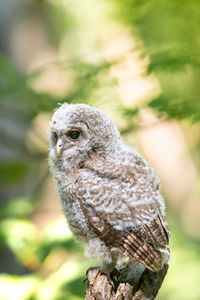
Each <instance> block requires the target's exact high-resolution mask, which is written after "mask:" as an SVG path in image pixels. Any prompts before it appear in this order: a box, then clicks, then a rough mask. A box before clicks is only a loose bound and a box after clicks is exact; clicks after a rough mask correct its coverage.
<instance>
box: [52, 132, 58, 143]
mask: <svg viewBox="0 0 200 300" xmlns="http://www.w3.org/2000/svg"><path fill="white" fill-rule="evenodd" d="M52 141H53V143H54V144H56V143H57V141H58V135H57V133H56V132H55V131H53V132H52Z"/></svg>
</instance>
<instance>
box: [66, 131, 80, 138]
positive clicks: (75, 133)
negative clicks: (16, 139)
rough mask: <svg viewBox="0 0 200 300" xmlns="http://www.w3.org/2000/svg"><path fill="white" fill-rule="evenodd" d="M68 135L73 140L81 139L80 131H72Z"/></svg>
mask: <svg viewBox="0 0 200 300" xmlns="http://www.w3.org/2000/svg"><path fill="white" fill-rule="evenodd" d="M68 135H69V137H70V138H71V139H73V140H76V139H77V138H78V137H79V135H80V131H78V130H72V131H70V132H69V134H68Z"/></svg>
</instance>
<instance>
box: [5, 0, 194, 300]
mask: <svg viewBox="0 0 200 300" xmlns="http://www.w3.org/2000/svg"><path fill="white" fill-rule="evenodd" d="M25 2H26V1H20V0H18V1H15V3H14V2H13V4H11V3H10V4H9V5H8V2H7V1H6V0H4V1H2V2H1V3H0V37H1V41H0V52H1V53H0V135H1V142H2V143H1V146H0V181H1V185H0V204H1V210H0V272H1V274H0V300H11V299H13V300H23V299H24V300H25V299H26V300H41V299H47V300H48V299H49V300H50V299H51V300H62V299H69V300H78V299H83V298H84V289H85V286H84V284H83V279H84V273H85V271H86V269H87V268H88V266H89V264H88V263H87V261H86V259H84V258H83V246H82V245H81V244H79V243H77V242H75V241H74V239H73V237H72V234H71V233H70V232H69V230H68V229H67V225H66V224H65V221H64V219H63V218H61V219H57V220H53V221H52V220H51V217H47V221H48V222H47V224H46V225H45V227H44V229H43V230H41V229H40V226H39V225H38V221H37V218H35V216H37V214H38V212H40V211H41V210H42V208H41V207H42V202H43V197H44V194H43V189H44V185H45V183H46V182H47V180H49V173H48V164H47V153H48V145H47V139H46V133H44V132H42V133H41V129H40V128H41V127H42V122H41V119H42V120H44V119H45V118H47V119H48V120H49V117H50V115H51V113H52V112H53V110H54V109H55V108H56V107H57V106H58V103H62V102H64V101H65V102H70V103H72V102H73V103H77V102H87V103H88V104H91V105H93V106H98V107H103V108H105V110H108V111H110V114H111V115H112V117H113V118H114V119H116V120H118V126H119V128H120V129H121V132H122V133H123V134H124V137H127V135H128V134H129V133H131V134H132V133H134V132H135V131H137V130H138V128H139V127H140V124H139V123H138V119H137V118H138V116H139V115H140V111H142V110H143V109H144V108H150V109H151V110H152V111H153V112H154V113H156V115H157V116H158V119H159V118H160V120H169V119H172V120H175V121H178V122H179V123H180V124H181V126H182V123H181V120H183V119H184V120H185V121H186V124H187V126H188V127H189V126H192V125H191V124H192V123H196V125H193V126H196V128H197V129H198V130H197V133H195V135H194V136H193V139H192V140H194V142H193V144H192V151H191V157H192V158H193V160H194V164H195V166H196V169H197V172H199V167H200V165H199V162H198V159H199V152H200V147H199V145H200V138H199V133H198V132H199V121H200V101H199V89H200V85H199V82H198V81H199V80H198V78H199V75H200V62H199V60H200V56H199V53H200V37H199V26H200V13H199V8H200V5H199V3H198V2H197V1H195V0H191V1H189V2H188V1H186V0H185V1H181V2H180V1H177V0H176V1H172V0H164V1H158V0H149V1H144V0H142V1H141V0H124V1H120V0H116V1H114V0H110V1H106V2H105V3H104V1H102V2H101V1H98V0H95V1H92V2H91V1H89V0H87V1H86V2H85V3H81V4H80V3H79V2H78V1H74V3H73V4H72V3H69V4H68V3H65V1H61V0H48V1H47V0H46V1H44V0H43V1H36V0H31V1H30V3H25ZM69 2H70V1H69ZM102 7H103V8H102ZM104 7H105V8H104ZM100 11H101V13H100ZM5 16H6V17H5ZM111 20H112V21H113V22H114V23H113V24H115V23H118V24H123V26H125V27H127V28H128V29H129V30H130V32H131V35H132V37H133V38H136V39H139V41H140V42H139V46H138V47H139V48H140V56H141V59H143V58H145V57H148V61H149V63H148V65H147V67H146V70H145V74H144V75H145V76H148V75H149V74H153V75H155V76H156V78H157V80H158V81H159V84H160V88H161V92H160V93H159V94H158V95H157V96H155V97H153V98H149V99H148V101H145V102H144V103H142V104H140V105H136V106H135V105H133V106H132V107H130V106H126V105H124V103H123V101H122V99H120V95H119V94H118V92H117V88H118V81H117V79H116V77H115V76H113V75H112V72H111V70H112V67H115V65H117V64H118V61H117V59H113V60H108V59H106V57H105V56H104V55H102V53H101V51H102V50H101V47H100V45H101V42H100V39H99V38H98V36H99V35H101V34H99V32H101V30H102V31H103V30H105V29H106V26H107V24H109V22H112V21H111ZM31 22H33V23H31ZM98 22H99V23H98ZM106 22H107V23H106ZM97 23H98V26H97ZM36 24H37V26H39V31H38V32H42V34H43V35H42V38H41V37H40V38H38V37H37V35H38V34H39V33H38V32H37V31H36V32H35V31H34V30H36V29H34V28H37V26H36ZM18 25H20V26H21V27H20V26H19V29H18V30H19V32H18V31H17V29H16V28H18V27H17V26H18ZM91 26H92V27H91ZM113 26H114V25H113ZM101 28H102V29H101ZM15 29H16V30H15ZM19 33H20V34H19ZM36 33H37V34H36ZM17 34H18V35H17ZM16 36H18V38H17V40H16V39H15V37H16ZM27 36H28V37H30V40H28V41H27V40H26V38H25V40H23V38H22V37H27ZM41 39H44V40H45V43H42V45H41V44H40V43H41ZM29 43H30V45H31V47H30V48H28V46H29ZM37 43H38V44H37ZM44 44H45V45H48V46H44ZM141 44H142V46H141ZM26 47H27V50H26V51H25V52H23V51H24V50H23V49H24V48H25V49H26ZM43 47H44V49H43ZM45 47H46V48H45ZM49 49H50V50H49ZM63 49H65V50H63ZM44 50H45V51H46V52H45V51H44ZM31 51H33V52H34V51H35V52H34V53H36V54H38V53H39V54H40V53H42V52H45V57H46V56H48V55H49V53H52V52H53V53H61V54H60V56H59V55H57V56H56V55H55V56H54V55H52V57H51V59H50V61H48V60H47V61H45V59H46V58H45V59H44V62H43V63H41V64H40V65H39V67H35V68H33V69H31V63H32V61H31V59H29V61H28V58H27V57H28V56H29V55H27V53H28V54H29V53H30V52H31ZM132 51H133V52H134V49H132ZM21 53H25V54H26V55H25V54H24V56H23V55H22V57H21ZM36 65H37V64H36ZM51 68H52V70H53V72H54V73H55V74H57V73H56V72H57V70H59V72H61V73H62V74H65V75H66V80H65V81H64V82H65V83H66V82H67V83H68V82H69V84H68V85H67V88H66V89H64V92H62V93H60V92H58V93H57V94H56V92H55V91H52V90H51V89H48V88H49V87H51V85H52V86H53V85H54V80H56V78H54V77H53V80H52V79H51V77H50V79H49V81H48V85H47V86H48V88H47V89H40V88H38V86H39V85H38V82H39V83H40V82H42V80H43V78H44V77H45V74H46V73H48V72H49V70H50V69H51ZM59 74H60V73H59ZM59 74H58V75H59ZM59 76H60V75H59ZM58 81H59V80H58ZM58 83H59V82H58ZM56 91H57V90H56ZM38 120H39V121H38ZM37 122H39V129H38V127H37V124H38V123H37ZM184 124H185V123H184ZM184 126H185V125H184ZM189 148H190V144H188V151H190V149H189ZM186 172H187V170H186ZM198 182H199V173H198ZM198 182H197V189H198V190H199V183H198ZM51 185H52V183H51V184H50V185H49V188H51ZM167 200H169V199H167ZM47 215H48V212H47ZM60 216H61V214H60ZM41 218H43V217H41ZM45 218H46V217H45ZM168 218H169V222H170V225H171V229H172V233H173V234H172V237H173V239H172V243H171V248H172V263H171V268H170V271H169V275H168V277H167V279H166V281H165V285H164V286H163V287H162V290H161V292H160V294H159V297H158V299H160V300H162V299H163V300H164V299H166V300H168V299H169V300H170V299H176V300H179V299H180V300H184V299H191V300H198V299H199V298H200V288H199V280H200V273H199V269H200V257H199V253H200V252H199V250H200V236H199V237H196V236H195V237H194V236H192V235H190V234H188V233H187V232H186V231H185V230H184V227H183V224H182V223H181V214H180V212H179V209H177V207H173V205H171V204H168ZM191 222H192V220H191ZM90 264H91V265H94V264H95V263H94V262H90Z"/></svg>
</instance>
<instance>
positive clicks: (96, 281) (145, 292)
mask: <svg viewBox="0 0 200 300" xmlns="http://www.w3.org/2000/svg"><path fill="white" fill-rule="evenodd" d="M167 270H168V265H165V266H164V268H163V269H162V270H161V271H159V272H152V271H150V270H147V269H146V270H145V271H144V273H143V275H142V277H141V278H140V280H139V282H138V284H137V287H136V286H131V285H130V284H129V283H119V282H117V281H114V282H113V285H112V283H111V282H110V281H109V279H108V278H107V276H106V275H103V274H101V272H100V269H99V268H92V269H89V270H88V273H87V279H88V288H87V290H86V297H85V300H152V299H155V297H156V295H157V293H158V290H159V289H160V287H161V284H162V282H163V280H164V277H165V275H166V273H167ZM116 272H117V271H116ZM112 274H113V273H112Z"/></svg>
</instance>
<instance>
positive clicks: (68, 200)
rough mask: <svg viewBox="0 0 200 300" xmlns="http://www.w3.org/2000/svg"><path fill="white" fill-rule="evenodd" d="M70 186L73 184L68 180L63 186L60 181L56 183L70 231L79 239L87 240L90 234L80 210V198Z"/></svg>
mask: <svg viewBox="0 0 200 300" xmlns="http://www.w3.org/2000/svg"><path fill="white" fill-rule="evenodd" d="M72 187H73V184H72V183H71V181H70V180H69V182H68V184H67V185H66V184H65V186H62V184H61V183H60V184H58V189H59V191H60V198H61V205H62V208H63V211H64V214H65V217H66V218H67V221H68V224H69V227H70V229H71V231H72V232H73V233H74V234H75V235H76V237H77V238H78V239H79V240H84V241H88V239H89V238H91V235H92V234H91V233H90V231H89V224H88V221H87V219H86V216H85V215H84V213H83V212H82V209H81V205H80V200H79V199H77V197H76V196H75V195H74V193H73V192H72Z"/></svg>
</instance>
